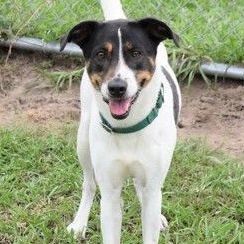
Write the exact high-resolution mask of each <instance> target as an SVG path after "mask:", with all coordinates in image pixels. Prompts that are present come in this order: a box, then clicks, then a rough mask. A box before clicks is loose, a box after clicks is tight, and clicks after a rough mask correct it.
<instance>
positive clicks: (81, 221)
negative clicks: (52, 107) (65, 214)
mask: <svg viewBox="0 0 244 244" xmlns="http://www.w3.org/2000/svg"><path fill="white" fill-rule="evenodd" d="M84 126H85V123H81V125H80V128H79V130H78V141H77V153H78V158H79V161H80V164H81V166H82V169H83V175H84V181H83V192H82V198H81V201H80V205H79V209H78V211H77V213H76V216H75V218H74V220H73V222H72V223H71V224H70V225H69V226H68V228H67V229H68V231H70V232H74V234H75V235H76V236H77V235H78V234H81V235H82V237H83V238H85V232H86V227H87V222H88V217H89V213H90V209H91V206H92V202H93V199H94V196H95V192H96V182H95V177H94V172H93V168H92V165H91V158H90V150H89V141H88V130H86V128H84Z"/></svg>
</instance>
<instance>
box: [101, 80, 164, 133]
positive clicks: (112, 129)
mask: <svg viewBox="0 0 244 244" xmlns="http://www.w3.org/2000/svg"><path fill="white" fill-rule="evenodd" d="M161 87H162V89H160V91H159V93H158V99H157V102H156V104H155V106H154V108H153V109H152V110H151V112H150V113H149V114H148V115H147V117H146V118H145V119H143V120H141V121H140V122H138V123H137V124H135V125H132V126H129V127H122V128H121V127H113V126H111V125H110V124H109V122H108V121H107V120H106V119H105V118H104V117H103V115H102V114H101V113H100V117H101V120H102V121H101V125H102V127H103V128H104V129H105V130H106V131H107V132H109V133H118V134H128V133H133V132H136V131H139V130H142V129H144V128H145V127H147V126H148V125H150V124H151V123H152V122H153V120H154V119H155V118H157V116H158V112H159V109H160V108H161V107H162V104H163V102H164V94H163V84H162V85H161ZM161 90H162V91H161Z"/></svg>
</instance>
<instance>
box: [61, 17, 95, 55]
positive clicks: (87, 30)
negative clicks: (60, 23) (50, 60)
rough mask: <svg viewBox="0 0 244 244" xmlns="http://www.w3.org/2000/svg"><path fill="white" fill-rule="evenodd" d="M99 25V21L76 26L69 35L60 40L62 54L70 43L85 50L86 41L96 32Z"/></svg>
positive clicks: (85, 22)
mask: <svg viewBox="0 0 244 244" xmlns="http://www.w3.org/2000/svg"><path fill="white" fill-rule="evenodd" d="M98 25H99V23H98V22H97V21H84V22H81V23H79V24H78V25H76V26H74V27H73V28H72V29H71V30H70V31H69V33H68V35H65V36H63V37H61V39H60V52H61V51H63V50H64V48H65V46H66V44H67V43H68V42H73V43H75V44H77V45H78V46H80V48H81V49H82V48H83V45H84V44H85V42H86V41H88V40H89V37H90V36H91V34H92V33H93V32H94V31H95V29H96V28H97V26H98Z"/></svg>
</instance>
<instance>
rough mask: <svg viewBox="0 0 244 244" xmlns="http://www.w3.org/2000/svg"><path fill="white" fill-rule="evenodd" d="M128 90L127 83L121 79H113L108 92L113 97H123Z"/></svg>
mask: <svg viewBox="0 0 244 244" xmlns="http://www.w3.org/2000/svg"><path fill="white" fill-rule="evenodd" d="M126 89H127V82H126V81H124V80H122V79H120V78H116V79H113V80H111V81H109V83H108V91H109V94H110V96H112V97H118V98H120V97H122V96H123V95H124V94H125V92H126Z"/></svg>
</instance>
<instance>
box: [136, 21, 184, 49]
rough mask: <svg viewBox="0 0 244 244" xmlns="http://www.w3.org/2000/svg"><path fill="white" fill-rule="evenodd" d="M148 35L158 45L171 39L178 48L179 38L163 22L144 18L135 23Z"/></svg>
mask: <svg viewBox="0 0 244 244" xmlns="http://www.w3.org/2000/svg"><path fill="white" fill-rule="evenodd" d="M137 23H138V24H139V25H140V26H141V27H142V28H143V29H144V30H145V31H146V32H147V34H148V35H149V37H150V38H151V39H152V40H153V41H155V42H156V44H157V45H158V44H159V43H160V42H161V41H164V40H166V39H172V40H173V41H174V43H175V45H176V46H177V47H179V40H180V38H179V36H178V35H177V34H176V33H174V32H173V31H172V30H171V28H170V27H169V26H168V25H166V24H165V23H164V22H162V21H160V20H157V19H153V18H145V19H141V20H139V21H138V22H137Z"/></svg>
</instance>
